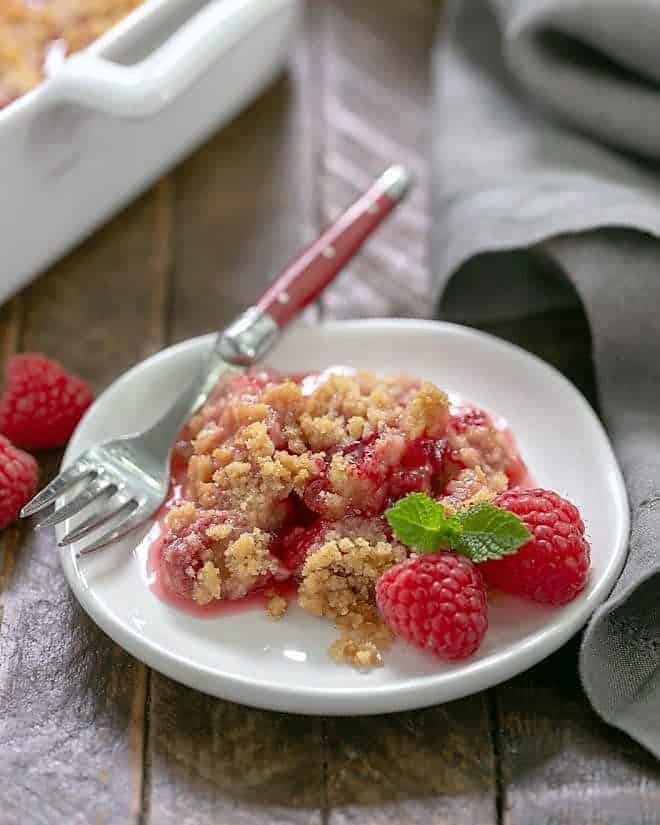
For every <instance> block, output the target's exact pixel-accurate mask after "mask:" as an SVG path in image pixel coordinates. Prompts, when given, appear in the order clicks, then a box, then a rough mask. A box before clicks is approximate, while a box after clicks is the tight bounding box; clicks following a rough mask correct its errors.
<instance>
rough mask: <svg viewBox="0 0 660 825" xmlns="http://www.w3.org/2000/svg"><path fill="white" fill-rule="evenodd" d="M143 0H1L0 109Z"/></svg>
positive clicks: (38, 81) (34, 84)
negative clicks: (51, 62)
mask: <svg viewBox="0 0 660 825" xmlns="http://www.w3.org/2000/svg"><path fill="white" fill-rule="evenodd" d="M142 2H143V0H48V2H43V3H42V2H26V0H2V3H1V4H0V106H2V105H4V104H6V103H9V102H10V101H11V100H13V99H14V98H16V97H20V95H23V94H25V92H28V91H29V90H30V89H32V88H33V87H34V86H36V85H37V84H38V83H40V82H41V80H42V79H43V78H44V76H45V74H47V69H48V64H49V60H52V59H53V58H55V57H56V58H57V59H61V58H62V57H64V56H65V55H66V54H71V53H73V52H77V51H79V50H80V49H83V48H85V46H88V45H89V44H90V43H91V42H92V41H94V40H96V39H97V37H99V36H100V35H101V34H103V32H105V31H106V30H107V29H109V28H110V27H111V26H113V25H114V24H115V23H117V22H118V21H119V20H121V19H122V17H125V16H126V15H127V14H128V13H129V12H130V11H132V10H133V9H134V8H136V6H139V5H140V3H142Z"/></svg>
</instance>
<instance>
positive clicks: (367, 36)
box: [319, 0, 440, 318]
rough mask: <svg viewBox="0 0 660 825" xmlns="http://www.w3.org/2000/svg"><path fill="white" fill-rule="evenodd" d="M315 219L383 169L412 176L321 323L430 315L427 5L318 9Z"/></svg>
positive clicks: (409, 0)
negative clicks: (319, 128)
mask: <svg viewBox="0 0 660 825" xmlns="http://www.w3.org/2000/svg"><path fill="white" fill-rule="evenodd" d="M322 7H323V9H324V11H325V14H324V16H323V20H322V38H323V39H322V43H323V58H324V61H323V83H324V89H323V113H322V114H323V121H324V126H325V128H324V131H323V134H324V147H323V156H322V168H321V169H320V170H319V176H320V185H321V187H322V197H323V200H322V204H323V207H322V208H323V215H324V219H325V220H328V219H331V218H334V217H335V216H336V215H337V213H338V212H339V211H340V210H341V208H342V206H343V205H344V204H346V203H348V202H350V200H351V199H352V198H354V197H355V195H356V194H357V193H358V192H359V191H360V189H362V188H363V187H364V186H366V185H367V184H368V182H369V180H370V178H371V177H373V176H374V175H376V174H378V173H379V172H381V171H382V170H383V169H384V168H385V167H386V166H388V165H389V164H390V163H394V162H400V163H404V164H405V165H406V166H407V167H408V168H409V169H410V170H411V172H412V173H413V175H414V176H415V178H416V181H417V183H416V186H415V187H414V188H413V190H412V191H411V194H410V195H409V197H408V199H407V200H406V201H405V202H404V203H403V204H402V205H401V206H399V207H398V209H397V210H396V212H395V213H394V215H393V217H392V218H391V219H390V221H389V222H388V223H387V224H386V225H385V226H384V227H383V228H382V229H381V230H380V231H379V232H378V234H377V235H376V236H374V238H373V239H372V240H371V241H370V242H369V244H368V245H367V247H366V248H365V250H364V252H363V254H362V255H360V257H359V258H358V259H356V260H355V261H354V263H353V264H351V265H350V266H349V267H348V269H347V273H346V274H345V275H344V276H343V277H341V278H340V279H339V281H338V282H337V283H336V284H335V285H334V286H333V287H332V288H331V289H330V290H329V291H328V293H327V295H326V298H325V299H324V307H325V311H326V313H327V315H328V316H330V317H342V318H347V317H365V316H372V315H390V316H392V315H393V316H397V315H400V316H406V317H407V316H412V317H422V316H428V315H429V314H430V307H429V305H428V295H429V271H428V264H427V260H426V253H427V243H426V236H427V231H428V225H429V221H428V191H427V181H428V158H427V155H428V152H427V144H428V139H429V127H430V119H429V105H430V51H431V45H432V40H433V35H434V30H435V26H436V17H437V15H438V10H439V7H440V4H439V3H438V2H433V0H391V2H388V3H387V9H386V10H385V8H384V6H383V3H382V2H378V0H335V2H327V3H324V4H322Z"/></svg>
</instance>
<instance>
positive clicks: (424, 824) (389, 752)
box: [326, 694, 496, 825]
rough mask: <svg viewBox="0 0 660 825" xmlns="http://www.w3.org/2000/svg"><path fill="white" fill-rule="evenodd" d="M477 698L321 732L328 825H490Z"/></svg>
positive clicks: (490, 777)
mask: <svg viewBox="0 0 660 825" xmlns="http://www.w3.org/2000/svg"><path fill="white" fill-rule="evenodd" d="M486 718H487V712H486V706H485V695H484V694H482V695H479V696H475V697H472V698H470V699H467V700H463V701H461V702H453V703H451V704H448V705H444V706H442V707H437V708H429V709H428V710H422V711H415V712H411V713H402V714H392V715H390V716H375V717H365V718H363V719H331V720H328V722H327V724H326V736H327V784H328V789H327V795H328V810H329V816H328V822H329V823H330V825H363V823H369V825H390V824H391V825H394V823H397V825H460V823H466V825H467V823H470V825H491V823H495V821H496V819H495V817H496V809H495V793H494V783H495V763H494V758H493V750H492V747H491V741H490V737H489V734H488V727H487V722H486Z"/></svg>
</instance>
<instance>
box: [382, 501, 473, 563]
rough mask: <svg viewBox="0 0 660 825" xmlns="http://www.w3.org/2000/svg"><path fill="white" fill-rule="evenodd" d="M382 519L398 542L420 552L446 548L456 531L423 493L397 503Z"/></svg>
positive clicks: (436, 503)
mask: <svg viewBox="0 0 660 825" xmlns="http://www.w3.org/2000/svg"><path fill="white" fill-rule="evenodd" d="M385 517H386V518H387V521H388V523H389V525H390V527H391V528H392V530H393V531H394V535H395V536H396V537H397V538H398V539H399V540H400V541H402V542H403V543H404V544H407V545H408V546H409V547H414V548H415V549H416V550H421V551H423V552H432V551H433V550H437V549H438V548H439V547H440V546H442V545H443V544H444V545H447V544H448V543H449V540H450V537H453V533H454V532H456V531H457V530H460V525H459V524H458V523H457V522H456V520H455V519H448V518H447V517H446V516H445V511H444V507H443V506H442V505H441V504H438V502H437V501H433V499H432V498H430V497H429V496H427V495H426V493H410V494H409V495H407V496H405V498H402V499H399V501H397V503H396V504H394V505H393V506H392V507H390V508H389V510H386V512H385Z"/></svg>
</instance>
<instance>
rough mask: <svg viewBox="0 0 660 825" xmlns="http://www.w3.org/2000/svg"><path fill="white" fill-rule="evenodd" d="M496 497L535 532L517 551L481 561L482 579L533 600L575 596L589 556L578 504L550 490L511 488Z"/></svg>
mask: <svg viewBox="0 0 660 825" xmlns="http://www.w3.org/2000/svg"><path fill="white" fill-rule="evenodd" d="M494 503H495V504H496V505H497V506H498V507H503V508H504V509H505V510H510V511H511V512H512V513H515V514H516V515H517V516H518V518H520V519H521V520H522V521H524V522H525V524H526V525H527V526H528V527H529V529H530V530H531V531H532V534H533V538H532V540H531V541H529V542H528V543H527V544H525V545H524V546H523V547H521V548H520V550H518V552H517V553H515V554H513V555H511V556H504V557H503V558H501V559H497V560H496V561H488V562H485V563H484V564H483V565H481V569H482V571H483V574H484V577H485V579H486V582H487V583H488V584H489V585H490V586H491V587H495V588H497V589H498V590H502V591H504V592H505V593H512V594H514V595H516V596H525V597H527V598H529V599H532V600H533V601H535V602H543V603H547V604H557V605H558V604H566V602H570V601H571V599H574V598H575V597H576V596H577V594H578V593H579V592H580V591H581V590H582V589H583V588H584V585H585V583H586V581H587V574H588V572H589V556H590V549H589V544H588V542H587V541H586V539H585V538H584V524H583V522H582V519H581V518H580V514H579V512H578V509H577V507H575V505H573V504H571V503H570V502H569V501H566V499H563V498H562V497H561V496H559V495H557V493H553V492H550V491H549V490H509V491H507V492H506V493H502V494H501V495H499V496H498V497H497V498H496V499H495V502H494Z"/></svg>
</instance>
